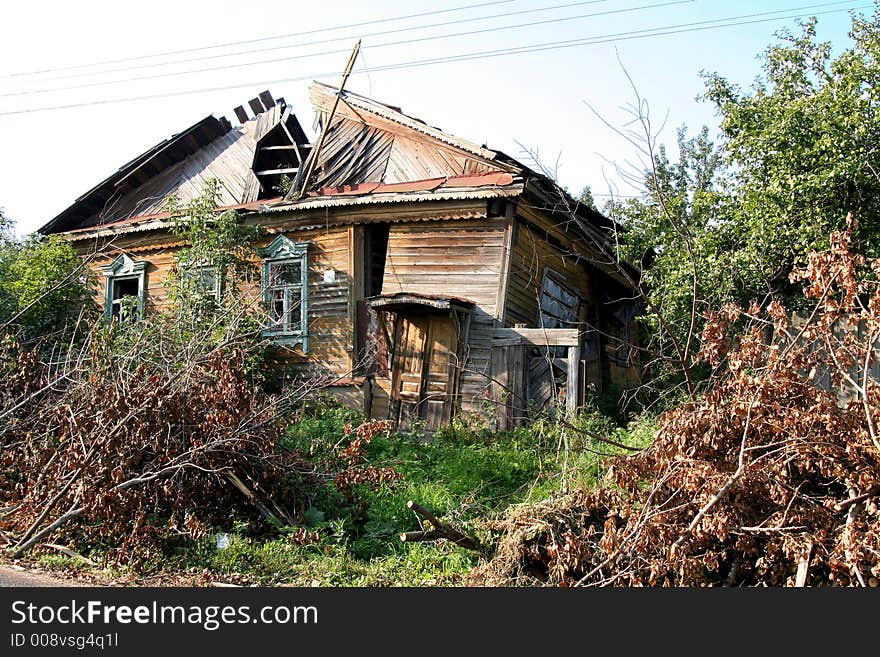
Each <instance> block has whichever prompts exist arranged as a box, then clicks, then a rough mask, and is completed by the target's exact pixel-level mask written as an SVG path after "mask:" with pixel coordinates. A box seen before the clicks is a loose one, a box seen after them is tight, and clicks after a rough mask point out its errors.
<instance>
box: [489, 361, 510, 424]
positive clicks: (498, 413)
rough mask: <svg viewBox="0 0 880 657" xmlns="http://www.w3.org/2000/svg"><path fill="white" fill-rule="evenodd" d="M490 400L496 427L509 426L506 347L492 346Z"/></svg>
mask: <svg viewBox="0 0 880 657" xmlns="http://www.w3.org/2000/svg"><path fill="white" fill-rule="evenodd" d="M491 362H492V391H491V392H492V401H493V403H494V404H495V417H496V420H497V423H498V429H499V430H501V431H506V430H507V429H509V428H510V419H509V418H510V415H509V413H508V396H509V383H510V382H509V375H508V369H507V348H506V347H493V348H492V361H491Z"/></svg>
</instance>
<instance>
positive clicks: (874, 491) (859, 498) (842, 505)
mask: <svg viewBox="0 0 880 657" xmlns="http://www.w3.org/2000/svg"><path fill="white" fill-rule="evenodd" d="M877 495H880V486H874V488H871V489H870V490H869V491H868V492H866V493H862V494H861V495H856V496H855V497H851V498H849V499H848V500H843V501H842V502H838V503H837V504H835V505H834V510H835V511H843V510H844V509H846V508H848V507H850V506H852V505H853V504H858V503H859V502H863V501H864V500H867V499H869V498H871V497H875V496H877Z"/></svg>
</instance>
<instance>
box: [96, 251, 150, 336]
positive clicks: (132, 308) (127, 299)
mask: <svg viewBox="0 0 880 657" xmlns="http://www.w3.org/2000/svg"><path fill="white" fill-rule="evenodd" d="M101 272H102V273H103V274H104V276H105V278H106V284H105V288H104V317H105V319H106V320H107V321H108V322H109V321H112V320H113V319H116V320H117V321H119V322H132V321H137V320H139V319H143V316H144V299H145V296H146V289H147V284H146V283H147V280H146V278H147V263H146V262H144V261H140V262H135V261H134V260H132V259H131V258H130V257H128V256H127V255H126V254H124V253H123V254H122V255H120V256H119V257H118V258H116V260H114V261H113V262H112V263H110V264H109V265H105V266H103V267H101Z"/></svg>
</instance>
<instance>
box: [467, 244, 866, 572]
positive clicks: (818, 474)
mask: <svg viewBox="0 0 880 657" xmlns="http://www.w3.org/2000/svg"><path fill="white" fill-rule="evenodd" d="M850 240H851V235H850V232H849V231H846V232H840V233H835V234H834V235H832V237H831V249H830V251H828V252H825V253H814V254H812V255H811V256H810V259H809V262H808V265H807V266H806V267H805V268H803V269H801V270H799V271H797V272H795V273H794V274H793V275H792V278H793V280H800V281H803V282H804V283H805V293H806V295H807V297H808V298H810V299H812V300H813V302H814V306H813V311H812V312H811V313H810V314H809V316H808V317H806V318H805V319H803V320H802V321H798V322H792V321H790V318H791V316H790V314H789V313H788V312H787V311H786V310H785V309H784V308H783V307H782V306H780V305H779V304H777V303H775V302H771V303H770V304H768V305H767V306H766V307H765V308H763V309H762V308H758V307H757V305H753V307H752V308H749V309H748V310H747V311H744V310H742V309H740V308H738V307H734V306H727V307H725V308H724V309H722V310H721V311H720V312H717V313H713V314H712V315H710V317H709V318H708V322H707V326H706V329H705V331H704V334H703V343H702V353H701V356H702V358H704V359H705V360H706V361H707V362H708V363H709V364H710V365H711V366H712V367H713V372H714V373H713V375H712V377H711V379H710V381H709V388H708V389H707V391H706V392H705V393H704V394H702V395H701V396H700V397H698V398H696V399H695V401H693V402H690V403H687V404H684V405H681V406H679V407H677V408H675V409H673V410H671V411H669V412H667V413H665V414H664V415H663V416H662V418H661V422H660V428H659V430H658V433H657V435H656V437H655V440H654V442H653V443H652V444H651V445H650V446H649V447H648V448H647V449H645V450H644V451H642V452H640V453H638V454H635V455H633V456H627V457H617V458H615V459H614V460H613V461H611V462H610V463H609V466H610V467H609V469H608V473H607V478H608V484H609V485H607V486H605V487H603V488H600V489H598V490H594V491H580V492H577V493H573V494H570V495H568V496H565V497H561V498H558V499H555V500H551V501H548V502H545V503H542V504H539V505H533V506H530V507H521V508H518V509H515V510H514V511H513V512H512V513H511V514H510V515H509V516H508V517H506V518H505V519H504V520H502V521H500V522H498V523H497V524H496V525H495V528H496V529H498V530H500V531H501V532H502V536H501V539H500V543H499V546H498V549H497V552H496V555H495V557H494V558H493V559H492V560H491V561H489V562H488V563H486V564H483V565H481V566H480V567H479V568H477V569H476V570H475V571H474V573H473V575H472V583H475V584H488V585H510V584H527V585H529V584H531V585H533V584H548V585H563V586H573V585H591V586H608V585H613V586H717V585H721V586H725V585H726V586H765V585H766V586H790V585H798V586H803V585H807V586H822V585H826V586H827V585H831V586H877V584H878V578H880V440H878V418H880V414H878V411H880V386H878V383H877V381H876V380H874V378H873V377H875V376H876V367H875V362H876V358H877V343H878V339H880V291H878V285H877V276H878V274H880V262H877V261H873V262H867V261H866V260H865V259H864V258H862V257H861V256H859V255H858V254H855V253H853V252H852V250H851V244H850Z"/></svg>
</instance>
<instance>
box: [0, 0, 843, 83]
mask: <svg viewBox="0 0 880 657" xmlns="http://www.w3.org/2000/svg"><path fill="white" fill-rule="evenodd" d="M594 1H596V0H594ZM600 1H606V0H600ZM851 1H852V0H842V1H838V2H834V3H829V4H846V3H847V2H851ZM692 2H694V0H668V1H667V2H659V3H655V4H651V5H639V6H636V7H627V8H625V9H609V10H607V11H600V12H593V13H589V14H579V15H577V16H565V17H561V18H550V19H547V20H543V21H531V22H528V23H518V24H517V25H504V26H496V27H488V28H482V29H479V30H469V31H467V32H454V33H452V34H436V35H432V36H427V37H419V38H417V39H405V40H402V41H391V42H387V43H379V44H373V45H370V46H369V47H370V49H371V50H372V49H376V48H387V47H391V46H401V45H410V44H414V43H424V42H427V41H436V40H438V39H451V38H456V37H461V36H473V35H474V34H485V33H487V32H501V31H503V30H512V29H519V28H524V27H525V28H533V27H535V26H538V25H548V24H551V23H561V22H565V21H570V20H575V19H583V18H595V17H597V16H608V15H612V14H621V13H629V12H633V11H644V10H646V9H656V8H659V7H668V6H671V5H681V4H688V3H692ZM349 51H350V49H342V50H330V51H324V52H320V53H310V54H306V55H292V56H290V57H278V58H275V59H268V60H262V61H257V62H243V63H238V64H224V65H222V66H212V67H208V68H204V67H203V68H195V69H189V70H186V71H170V72H165V73H155V74H153V75H142V76H137V77H132V78H124V79H117V80H102V81H98V82H86V83H83V84H74V85H68V86H65V87H55V88H50V89H31V90H28V91H14V92H8V93H2V94H0V98H8V97H13V96H31V95H34V94H45V93H56V92H59V91H74V90H76V89H90V88H94V87H106V86H111V85H115V84H125V83H129V82H142V81H144V80H156V79H163V78H170V77H178V76H181V75H193V74H200V73H211V72H214V71H226V70H230V69H234V68H245V67H248V66H265V65H267V64H280V63H282V62H289V61H293V60H295V59H306V58H312V57H319V56H325V55H337V54H343V53H347V52H349Z"/></svg>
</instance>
